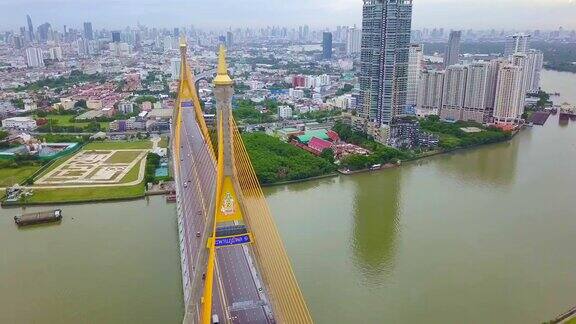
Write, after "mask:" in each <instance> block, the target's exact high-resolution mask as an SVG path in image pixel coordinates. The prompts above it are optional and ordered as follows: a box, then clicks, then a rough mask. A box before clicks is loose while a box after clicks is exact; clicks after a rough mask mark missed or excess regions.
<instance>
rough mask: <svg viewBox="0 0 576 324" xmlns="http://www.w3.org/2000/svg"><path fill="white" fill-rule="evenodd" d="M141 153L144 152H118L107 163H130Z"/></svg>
mask: <svg viewBox="0 0 576 324" xmlns="http://www.w3.org/2000/svg"><path fill="white" fill-rule="evenodd" d="M141 153H142V151H118V152H116V153H114V154H113V155H112V156H111V157H109V158H108V159H107V160H106V161H105V163H130V162H132V161H134V160H135V159H136V158H137V157H138V155H140V154H141Z"/></svg>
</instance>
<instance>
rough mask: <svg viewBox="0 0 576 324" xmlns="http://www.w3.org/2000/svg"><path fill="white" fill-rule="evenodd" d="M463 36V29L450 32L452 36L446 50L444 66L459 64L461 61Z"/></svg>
mask: <svg viewBox="0 0 576 324" xmlns="http://www.w3.org/2000/svg"><path fill="white" fill-rule="evenodd" d="M461 37H462V31H460V30H453V31H451V32H450V38H449V39H448V45H447V46H446V52H445V53H444V67H448V66H450V65H453V64H458V62H459V61H460V38H461Z"/></svg>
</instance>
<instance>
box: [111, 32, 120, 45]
mask: <svg viewBox="0 0 576 324" xmlns="http://www.w3.org/2000/svg"><path fill="white" fill-rule="evenodd" d="M112 42H114V43H120V31H117V30H116V31H112Z"/></svg>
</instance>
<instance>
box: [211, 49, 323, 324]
mask: <svg viewBox="0 0 576 324" xmlns="http://www.w3.org/2000/svg"><path fill="white" fill-rule="evenodd" d="M233 93H234V89H233V81H232V79H231V78H230V76H229V75H228V71H227V66H226V54H225V49H224V46H220V50H219V56H218V68H217V75H216V77H215V79H214V95H215V97H216V108H217V119H216V125H217V131H218V150H217V152H218V155H217V175H216V192H215V199H214V219H213V228H212V237H211V238H210V239H209V240H208V242H207V247H208V249H209V251H208V264H207V270H206V278H205V286H204V293H203V298H202V312H201V323H205V324H209V323H211V315H212V292H213V285H214V275H215V272H214V268H215V261H216V253H217V248H218V247H220V246H226V245H229V244H245V243H250V244H251V247H253V251H254V255H255V256H256V261H257V263H258V265H259V267H258V268H259V269H260V274H261V277H262V278H261V279H262V281H263V282H264V285H265V286H266V288H267V289H266V291H268V293H269V299H270V304H271V306H272V310H273V312H274V317H275V319H276V321H277V322H278V323H312V318H311V316H310V313H309V311H308V308H307V306H306V302H305V301H304V297H303V296H302V293H301V291H300V288H299V286H298V283H297V281H296V278H295V276H294V273H293V271H292V267H291V265H290V261H289V258H288V256H287V254H286V251H285V249H284V246H283V244H282V240H281V238H280V236H279V233H278V230H277V228H276V225H275V223H274V220H273V218H272V216H271V214H270V211H269V209H268V206H267V204H266V200H265V198H264V196H263V194H262V190H261V188H260V185H259V183H258V181H257V179H256V176H255V173H254V169H253V168H252V164H251V162H250V158H249V156H248V154H247V152H246V149H245V147H244V143H243V141H242V137H241V136H240V133H239V132H238V129H237V127H236V124H235V122H234V118H233V116H232V95H233ZM207 138H209V137H207ZM219 225H222V227H225V226H230V225H235V226H236V227H238V225H240V226H242V225H243V226H244V227H245V228H246V231H244V232H241V233H240V234H235V235H231V236H221V237H218V235H217V234H218V230H219V229H222V227H219ZM248 229H250V230H251V231H252V233H250V232H248Z"/></svg>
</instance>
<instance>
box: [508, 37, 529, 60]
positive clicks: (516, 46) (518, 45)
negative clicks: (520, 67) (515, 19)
mask: <svg viewBox="0 0 576 324" xmlns="http://www.w3.org/2000/svg"><path fill="white" fill-rule="evenodd" d="M529 46H530V35H528V34H522V33H520V34H514V35H510V36H508V37H507V38H506V45H505V47H504V56H506V57H507V56H510V55H512V54H514V53H526V52H528V48H529Z"/></svg>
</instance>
